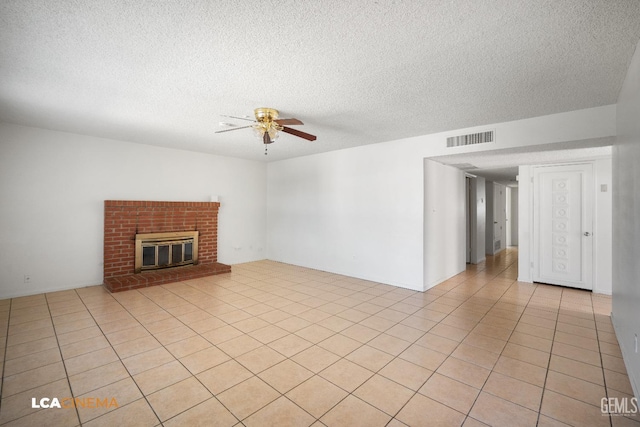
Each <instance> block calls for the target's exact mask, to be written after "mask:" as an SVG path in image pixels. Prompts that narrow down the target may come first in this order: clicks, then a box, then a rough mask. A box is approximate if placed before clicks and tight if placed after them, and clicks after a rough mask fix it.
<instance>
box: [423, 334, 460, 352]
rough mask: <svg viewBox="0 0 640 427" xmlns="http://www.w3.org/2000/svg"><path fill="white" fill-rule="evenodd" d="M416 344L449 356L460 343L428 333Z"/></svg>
mask: <svg viewBox="0 0 640 427" xmlns="http://www.w3.org/2000/svg"><path fill="white" fill-rule="evenodd" d="M415 344H417V345H420V346H422V347H426V348H430V349H432V350H435V351H437V352H440V353H443V354H446V355H449V354H451V353H452V352H453V351H454V350H455V348H456V347H457V346H458V345H459V344H460V342H458V341H455V340H451V339H449V338H445V337H441V336H439V335H436V334H433V333H431V332H427V333H426V334H425V335H423V336H422V338H420V339H418V340H417V341H416V342H415Z"/></svg>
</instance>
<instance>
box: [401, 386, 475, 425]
mask: <svg viewBox="0 0 640 427" xmlns="http://www.w3.org/2000/svg"><path fill="white" fill-rule="evenodd" d="M396 418H397V419H398V420H400V421H402V422H403V423H405V424H406V425H408V426H412V427H413V426H417V427H419V426H425V427H426V426H434V425H441V426H460V425H462V423H463V422H464V419H465V416H464V414H462V413H460V412H458V411H456V410H454V409H451V408H449V407H448V406H445V405H443V404H441V403H438V402H436V401H435V400H432V399H429V398H428V397H426V396H423V395H421V394H416V395H415V396H413V398H412V399H411V400H410V401H409V403H407V404H406V405H405V407H404V408H402V410H401V411H400V412H399V413H398V415H396Z"/></svg>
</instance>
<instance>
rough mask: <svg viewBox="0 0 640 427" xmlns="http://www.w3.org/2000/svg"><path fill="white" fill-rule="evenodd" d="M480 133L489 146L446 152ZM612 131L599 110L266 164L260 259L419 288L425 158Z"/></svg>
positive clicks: (607, 109)
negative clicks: (463, 137) (489, 138)
mask: <svg viewBox="0 0 640 427" xmlns="http://www.w3.org/2000/svg"><path fill="white" fill-rule="evenodd" d="M486 129H494V130H495V131H496V138H497V141H496V143H492V144H478V145H473V146H466V147H455V148H447V147H446V137H447V136H450V135H453V134H461V133H472V132H478V131H481V130H486ZM614 135H615V106H604V107H597V108H590V109H586V110H580V111H572V112H568V113H561V114H554V115H550V116H543V117H535V118H530V119H524V120H517V121H512V122H506V123H498V124H492V125H487V126H478V127H473V128H466V129H459V130H457V131H455V132H443V133H438V134H431V135H425V136H420V137H413V138H407V139H402V140H396V141H390V142H385V143H381V144H373V145H366V146H362V147H356V148H350V149H345V150H340V151H333V152H329V153H323V154H317V155H312V156H307V157H300V158H295V159H289V160H282V161H278V162H273V163H269V164H268V166H267V175H268V178H267V257H268V258H269V259H273V260H276V261H281V262H287V263H292V264H296V265H301V266H306V267H311V268H317V269H322V270H326V271H331V272H336V273H341V274H348V275H350V276H354V277H360V278H365V279H370V280H375V281H379V282H382V283H388V284H393V285H396V286H402V287H407V288H411V289H417V290H419V289H423V288H424V286H425V282H424V278H425V276H424V270H425V268H424V262H425V259H424V256H423V250H424V242H423V240H424V231H423V229H424V214H423V211H424V203H423V199H424V174H423V172H424V164H423V159H424V158H429V157H434V156H439V155H443V154H456V153H461V152H476V151H483V150H496V149H500V148H510V147H520V146H526V145H536V144H548V143H554V142H565V141H575V140H582V139H591V138H601V137H610V136H614ZM317 143H318V144H321V143H322V140H321V139H319V140H318V141H317ZM463 232H464V231H463ZM442 248H443V250H444V249H446V250H448V251H449V252H447V253H443V254H442V256H443V257H447V256H452V257H456V256H457V255H456V254H455V253H454V252H453V249H454V248H453V247H445V246H444V245H443V246H442Z"/></svg>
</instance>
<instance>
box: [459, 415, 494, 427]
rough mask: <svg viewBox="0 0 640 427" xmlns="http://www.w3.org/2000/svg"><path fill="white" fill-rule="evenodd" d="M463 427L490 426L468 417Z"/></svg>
mask: <svg viewBox="0 0 640 427" xmlns="http://www.w3.org/2000/svg"><path fill="white" fill-rule="evenodd" d="M462 427H488V424H485V423H483V422H480V421H478V420H476V419H475V418H471V417H467V419H466V420H464V423H462Z"/></svg>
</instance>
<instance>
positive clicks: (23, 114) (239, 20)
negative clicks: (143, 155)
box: [0, 0, 640, 161]
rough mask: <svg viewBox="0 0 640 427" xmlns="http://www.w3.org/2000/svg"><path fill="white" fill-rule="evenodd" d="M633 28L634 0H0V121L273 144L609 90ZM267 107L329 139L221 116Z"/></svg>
mask: <svg viewBox="0 0 640 427" xmlns="http://www.w3.org/2000/svg"><path fill="white" fill-rule="evenodd" d="M639 38H640V2H639V1H637V0H615V1H612V0H563V1H557V0H529V1H522V0H467V1H452V0H429V1H427V0H414V1H402V0H366V1H364V0H351V1H348V2H346V1H341V0H325V1H321V2H313V1H308V2H307V1H305V2H303V1H295V0H279V1H275V0H267V1H259V0H258V1H255V0H254V1H246V0H217V1H205V0H201V1H196V0H181V1H175V2H172V1H160V0H157V1H130V0H126V1H125V0H108V1H104V0H99V1H98V0H49V1H42V0H0V121H6V122H12V123H18V124H25V125H30V126H37V127H43V128H49V129H55V130H63V131H71V132H76V133H81V134H89V135H96V136H102V137H108V138H115V139H122V140H128V141H134V142H139V143H144V144H153V145H158V146H166V147H175V148H182V149H187V150H195V151H202V152H207V153H216V154H221V155H228V156H235V157H242V158H247V159H255V160H262V161H264V160H268V161H273V160H279V159H284V158H290V157H295V156H301V155H306V154H312V153H318V152H324V151H330V150H337V149H342V148H348V147H354V146H358V145H363V144H371V143H378V142H383V141H389V140H394V139H399V138H404V137H411V136H417V135H424V134H429V133H434V132H442V131H447V130H453V129H459V128H463V127H470V126H476V125H483V124H489V123H497V122H503V121H509V120H515V119H520V118H526V117H534V116H540V115H546V114H552V113H558V112H563V111H570V110H577V109H582V108H588V107H594V106H601V105H607V104H613V103H615V102H616V99H617V96H618V92H619V90H620V87H621V84H622V81H623V79H624V76H625V73H626V70H627V68H628V64H629V61H630V59H631V56H632V54H633V51H634V47H635V45H636V43H637V42H638V39H639ZM256 107H272V108H277V109H279V110H280V111H281V115H282V116H285V117H287V116H288V117H291V116H293V117H296V118H298V119H301V120H302V121H303V122H305V126H302V127H300V130H303V131H306V132H309V133H312V134H315V135H317V136H318V140H317V141H315V142H307V141H305V140H302V139H299V138H296V137H293V136H291V135H282V136H281V138H280V139H279V140H278V141H277V142H276V143H275V144H273V145H271V146H270V147H269V155H268V156H267V157H266V158H265V156H264V154H263V152H264V149H263V146H262V144H261V143H260V141H259V140H258V139H256V138H255V137H254V136H253V134H252V132H251V130H250V129H243V130H237V131H234V132H227V133H222V134H215V133H214V132H215V131H217V130H221V129H223V128H222V127H221V126H220V125H219V123H220V122H221V121H225V122H233V120H232V119H226V118H222V117H220V115H223V114H229V115H236V116H245V115H251V114H252V112H253V109H254V108H256ZM236 123H238V124H242V122H241V121H236Z"/></svg>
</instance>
